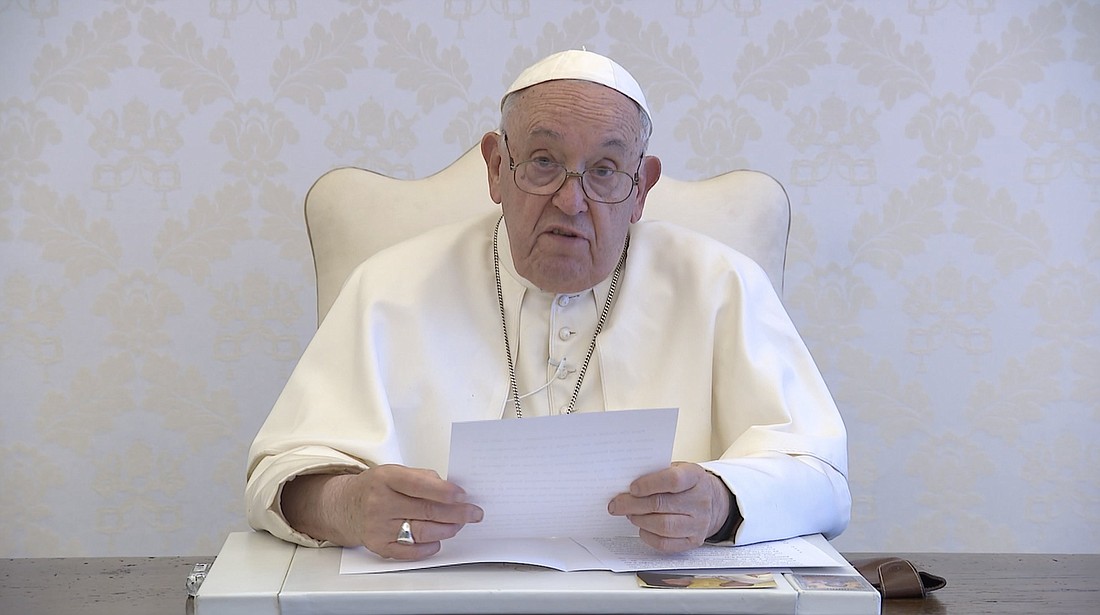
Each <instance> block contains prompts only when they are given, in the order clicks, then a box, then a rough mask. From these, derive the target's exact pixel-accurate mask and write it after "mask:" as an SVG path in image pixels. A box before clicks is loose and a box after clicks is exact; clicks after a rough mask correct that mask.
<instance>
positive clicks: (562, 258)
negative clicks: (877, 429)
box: [246, 51, 851, 560]
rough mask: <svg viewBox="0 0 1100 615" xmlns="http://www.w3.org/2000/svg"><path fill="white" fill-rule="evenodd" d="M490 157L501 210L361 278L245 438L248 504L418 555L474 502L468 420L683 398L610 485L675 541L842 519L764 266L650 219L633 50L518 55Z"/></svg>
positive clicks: (819, 403)
mask: <svg viewBox="0 0 1100 615" xmlns="http://www.w3.org/2000/svg"><path fill="white" fill-rule="evenodd" d="M501 111H502V120H501V129H500V131H499V132H490V133H488V134H486V135H485V136H484V137H483V138H482V141H481V152H482V154H483V156H484V158H485V163H486V166H487V169H488V184H489V185H488V190H489V194H490V195H491V196H492V198H493V200H494V202H496V203H499V204H500V206H501V212H502V214H501V213H493V214H491V215H489V216H487V217H484V218H478V219H474V220H470V221H468V222H463V223H459V224H457V225H452V226H445V227H441V228H438V229H436V230H434V231H431V232H429V233H427V234H425V235H422V236H420V237H417V238H414V239H412V240H409V241H406V242H404V243H401V244H398V245H396V246H394V247H392V248H390V249H387V250H384V251H382V252H380V253H378V254H377V255H375V256H373V257H371V258H370V259H368V260H367V261H365V262H363V263H362V264H361V265H360V266H359V267H358V268H357V269H356V270H355V272H354V273H353V274H352V275H351V276H350V277H349V279H348V281H347V283H346V284H345V286H344V289H343V290H342V292H341V293H340V295H339V297H338V298H337V300H336V302H335V304H334V305H333V306H332V309H331V311H330V312H329V313H328V315H327V316H326V318H325V320H324V322H323V324H322V325H321V326H320V327H319V328H318V330H317V333H316V335H315V337H314V339H313V341H312V342H311V343H310V345H309V346H308V348H307V349H306V351H305V353H304V354H303V356H302V358H301V361H300V362H299V364H298V365H297V367H296V368H295V370H294V372H293V374H292V375H291V377H290V379H289V381H288V383H287V385H286V388H285V389H284V390H283V392H282V394H281V395H280V397H279V399H278V401H277V402H276V404H275V407H274V408H273V409H272V411H271V414H270V416H269V417H268V419H267V421H266V422H265V424H264V425H263V427H262V429H261V430H260V432H259V434H258V435H257V437H256V440H255V442H254V443H253V445H252V448H251V450H250V452H249V462H248V483H247V487H246V496H247V507H248V519H249V522H250V523H251V524H252V526H253V527H255V528H257V529H262V530H267V531H269V532H271V533H272V534H274V535H275V536H279V537H281V538H283V539H285V540H289V541H293V542H295V543H298V544H301V545H312V546H323V545H333V544H335V545H345V546H359V545H362V546H365V547H366V548H368V549H369V550H371V551H373V552H375V553H377V554H379V555H381V556H383V557H389V558H396V559H403V560H414V559H421V558H425V557H429V556H431V555H433V554H434V553H436V552H438V551H439V549H440V546H441V541H444V540H447V539H449V538H451V537H454V536H456V535H461V533H462V528H463V527H464V526H465V525H466V524H467V523H477V522H478V521H480V520H481V518H482V515H483V511H482V510H481V509H480V508H478V506H477V504H478V503H477V502H472V501H468V500H467V498H466V497H465V493H464V492H463V490H462V485H457V484H454V483H451V482H448V481H446V480H444V479H442V478H441V477H440V473H441V472H443V473H445V468H446V465H447V459H446V454H447V453H446V451H447V450H448V442H449V435H450V428H451V423H452V422H455V421H471V420H485V419H517V420H522V419H523V418H525V417H532V416H544V415H553V414H567V413H571V412H606V411H614V410H622V409H632V408H653V407H676V408H679V418H678V424H677V431H676V438H675V444H674V448H673V455H674V459H677V460H679V461H677V462H675V463H673V464H672V465H671V466H670V467H668V468H666V469H664V470H661V471H658V472H655V473H653V474H649V475H646V476H641V477H639V478H638V479H637V480H635V481H634V482H633V483H631V484H629V485H623V487H622V493H621V494H619V495H617V496H615V497H614V498H613V499H612V500H611V501H610V502H608V504H607V512H608V514H611V515H620V516H625V517H626V518H628V519H629V520H630V521H631V522H632V523H633V524H634V525H635V526H637V528H638V533H639V535H640V537H641V539H642V540H644V541H645V542H646V543H648V544H649V545H652V546H653V547H654V548H656V549H658V550H661V551H664V552H677V551H684V550H687V549H691V548H693V547H697V546H699V545H702V544H703V543H704V542H718V543H726V544H742V543H751V542H758V541H763V540H772V539H781V538H788V537H791V536H797V535H803V534H810V533H818V532H820V533H824V534H825V535H826V536H830V537H831V536H835V535H837V534H839V533H840V532H841V531H843V530H844V528H845V527H846V526H847V523H848V519H849V513H850V504H851V502H850V494H849V492H848V484H847V479H846V473H847V448H846V446H847V445H846V435H845V429H844V425H843V423H842V421H841V418H840V415H839V413H838V411H837V409H836V406H835V404H834V402H833V400H832V397H831V396H830V394H829V392H828V390H827V389H826V386H825V383H824V382H823V380H822V378H821V376H820V374H819V372H818V370H817V368H816V366H815V365H814V363H813V360H812V358H811V357H810V355H809V353H808V351H807V350H806V347H805V345H804V344H803V342H802V340H801V339H800V337H799V336H798V333H797V332H796V331H795V328H794V326H793V325H792V324H791V321H790V319H789V317H788V316H787V314H786V312H785V311H784V309H783V306H782V304H781V302H780V300H779V298H778V297H777V296H776V294H775V292H774V290H773V288H772V285H771V283H770V282H769V281H768V279H767V276H766V274H765V273H764V272H763V271H762V270H761V269H760V268H759V267H758V266H757V265H756V264H755V263H753V262H752V261H751V260H749V259H748V258H747V257H745V256H743V255H742V254H740V253H738V252H736V251H734V250H733V249H731V248H729V247H728V246H725V245H724V244H721V243H719V242H716V241H714V240H712V239H709V238H707V237H704V236H702V235H699V234H696V233H694V232H690V231H688V230H685V229H683V228H679V227H676V226H674V225H671V224H667V223H663V222H656V221H654V222H640V220H641V218H642V210H643V207H644V205H645V200H646V194H647V193H648V192H649V190H650V188H652V187H653V185H654V184H655V183H656V182H657V180H658V178H659V177H660V174H661V163H660V161H659V160H658V159H657V158H656V157H655V156H650V155H647V154H646V146H647V142H648V138H649V134H650V130H651V128H650V126H651V124H650V113H649V109H648V106H647V104H646V101H645V97H644V95H643V93H642V90H641V88H640V87H639V85H638V83H637V82H636V81H635V80H634V78H633V77H631V76H630V74H629V73H627V72H626V70H624V69H623V68H622V67H621V66H619V65H618V64H616V63H615V62H613V61H611V60H610V59H608V58H605V57H603V56H600V55H597V54H595V53H591V52H587V51H566V52H562V53H558V54H555V55H552V56H550V57H548V58H546V59H544V60H542V61H540V62H538V63H536V64H535V65H533V66H531V67H530V68H528V69H527V70H526V71H524V72H523V73H522V74H521V75H520V76H519V77H518V79H517V80H516V82H515V83H514V84H513V85H512V86H511V87H510V88H509V89H508V91H507V93H506V94H505V96H504V98H503V100H502V102H501Z"/></svg>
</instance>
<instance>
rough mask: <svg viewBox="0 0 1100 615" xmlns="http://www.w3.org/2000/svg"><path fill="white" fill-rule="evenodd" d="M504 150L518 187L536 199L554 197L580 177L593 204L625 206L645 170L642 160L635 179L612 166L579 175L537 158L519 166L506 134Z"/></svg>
mask: <svg viewBox="0 0 1100 615" xmlns="http://www.w3.org/2000/svg"><path fill="white" fill-rule="evenodd" d="M504 149H505V151H507V152H508V168H509V169H510V170H511V171H512V179H513V180H514V181H515V182H516V187H518V188H519V189H520V190H522V191H524V192H526V193H527V194H533V195H535V196H550V195H551V194H554V193H555V192H557V191H558V190H561V187H562V186H564V185H565V180H567V179H569V178H570V177H576V178H577V179H579V180H580V181H581V190H584V195H585V196H587V197H588V198H590V199H592V200H593V201H596V202H598V203H608V204H611V205H614V204H615V203H622V202H623V201H625V200H627V199H628V198H630V195H631V194H633V193H634V186H637V185H638V172H639V171H640V170H641V168H642V159H641V157H639V159H638V170H636V171H635V172H634V175H633V176H631V175H630V173H627V172H625V171H616V170H615V169H612V168H609V167H590V168H587V169H585V170H583V171H581V172H579V173H578V172H576V171H570V170H569V169H567V168H565V165H563V164H561V163H560V162H554V161H553V160H550V159H549V158H535V159H533V160H526V161H524V162H521V163H519V164H516V161H515V160H514V159H513V158H512V150H511V149H510V148H509V147H508V135H507V134H505V135H504Z"/></svg>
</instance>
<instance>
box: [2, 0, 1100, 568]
mask: <svg viewBox="0 0 1100 615" xmlns="http://www.w3.org/2000/svg"><path fill="white" fill-rule="evenodd" d="M581 46H585V47H587V48H588V49H591V50H594V51H599V52H602V53H606V54H608V55H611V56H613V57H615V58H616V59H617V60H618V61H619V62H620V63H622V64H623V65H624V66H626V67H627V68H629V69H630V70H631V71H632V72H634V74H635V75H636V76H637V77H638V78H639V80H640V81H641V82H642V84H643V85H644V86H645V88H646V91H647V95H648V97H649V102H650V104H651V107H652V109H653V111H654V115H655V117H654V120H655V121H654V123H655V133H654V137H653V139H652V142H651V148H650V149H651V152H652V153H654V154H657V155H659V156H661V158H662V159H663V161H664V163H665V173H666V174H667V175H670V176H674V177H677V178H679V179H698V178H703V177H707V176H711V175H714V174H717V173H721V172H724V171H727V170H731V169H736V168H744V167H748V168H754V169H758V170H762V171H765V172H767V173H770V174H772V175H774V176H775V177H776V178H778V179H779V180H780V181H781V182H783V183H784V185H785V186H786V187H787V189H788V191H789V193H790V195H791V201H792V206H793V225H792V234H791V245H790V250H789V256H788V264H787V278H786V290H785V296H784V300H785V301H786V303H787V305H788V306H789V308H790V310H791V314H792V316H793V318H794V319H795V322H796V324H797V325H798V326H799V328H800V330H801V331H802V333H803V334H804V336H805V338H806V341H807V343H808V345H809V346H810V349H811V351H812V352H813V353H814V355H815V357H816V359H817V360H818V362H819V365H820V367H821V369H822V371H823V373H824V375H825V378H826V380H827V382H828V383H829V385H830V388H831V389H832V390H833V393H834V395H835V396H836V398H837V401H838V404H839V405H840V408H841V411H842V413H843V414H844V417H845V420H846V422H847V424H848V428H849V433H850V451H851V485H852V491H853V495H854V508H853V518H852V524H851V526H850V528H849V530H848V531H847V532H846V533H845V534H844V535H843V536H841V537H840V538H839V539H838V540H837V546H838V547H840V548H842V549H848V550H862V551H1043V552H1080V551H1088V552H1097V551H1100V471H1098V466H1100V447H1098V446H1097V445H1096V442H1097V440H1098V436H1100V3H1098V2H1096V1H1095V0H1035V1H1028V0H908V1H907V2H877V1H873V0H816V1H813V0H790V1H784V2H766V1H764V0H677V1H675V2H671V1H661V0H636V1H628V0H587V1H586V0H562V1H555V2H549V1H540V0H432V1H428V0H424V1H415V0H361V1H352V0H344V1H337V0H317V1H311V2H304V1H301V0H211V1H210V2H179V1H171V0H87V1H83V0H82V1H79V2H78V1H77V0H0V66H2V70H3V78H2V79H0V399H2V400H3V401H2V402H0V493H2V494H3V495H2V496H0V516H2V517H3V518H4V519H5V520H6V523H4V524H3V527H2V528H0V556H3V557H23V556H38V557H47V556H77V555H81V556H90V555H156V554H203V553H206V554H210V553H215V552H216V551H217V549H218V548H219V546H220V545H221V542H222V541H223V540H224V537H225V535H226V533H228V532H230V531H235V530H242V529H245V525H244V520H243V519H244V515H243V504H242V495H241V492H242V489H243V480H244V463H245V453H246V450H247V447H248V445H249V443H250V441H251V439H252V436H253V435H254V434H255V432H256V430H257V429H258V427H259V425H260V423H261V422H262V421H263V419H264V417H265V416H266V413H267V411H268V409H269V408H270V406H271V404H272V403H273V401H274V399H275V397H276V396H277V395H278V393H279V391H280V390H281V388H282V385H283V382H284V381H285V379H286V377H287V375H288V374H289V372H290V370H291V369H292V368H293V366H294V363H295V361H296V360H297V358H298V356H299V355H300V353H301V352H302V350H303V348H304V346H305V344H306V343H307V342H308V340H309V338H310V335H311V332H312V330H313V327H314V323H315V313H314V309H315V308H314V287H313V271H312V262H311V258H310V251H309V244H308V239H307V236H306V232H305V228H304V222H303V216H302V200H303V198H304V195H305V193H306V191H307V190H308V188H309V186H310V184H311V183H312V181H313V180H314V179H316V178H317V177H318V176H320V175H321V174H322V173H323V172H325V171H326V170H328V169H330V168H332V167H336V166H346V165H355V166H361V167H368V168H372V169H375V170H379V171H381V172H383V173H386V174H389V175H393V176H397V177H403V178H412V177H423V176H426V175H429V174H431V173H433V172H435V171H437V170H439V169H440V168H442V167H444V166H446V165H447V164H448V163H449V162H450V161H452V160H454V159H455V158H457V157H458V156H459V155H461V154H462V153H463V152H464V151H465V150H466V149H467V148H469V147H471V146H473V145H474V144H475V143H476V142H477V139H478V138H479V136H480V135H481V134H482V133H483V132H484V131H486V130H489V129H491V128H493V127H495V125H496V122H497V119H498V118H497V115H498V110H497V104H498V96H499V94H500V92H501V91H502V90H503V88H504V87H505V85H506V84H507V83H509V82H510V81H511V79H512V78H513V77H514V76H515V75H516V74H517V73H518V72H519V70H521V69H522V68H523V67H524V66H526V65H527V64H529V63H531V62H532V61H534V60H535V59H537V58H539V57H541V56H544V55H546V54H549V53H551V52H554V51H558V50H561V49H566V48H579V47H581Z"/></svg>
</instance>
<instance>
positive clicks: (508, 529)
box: [340, 408, 837, 574]
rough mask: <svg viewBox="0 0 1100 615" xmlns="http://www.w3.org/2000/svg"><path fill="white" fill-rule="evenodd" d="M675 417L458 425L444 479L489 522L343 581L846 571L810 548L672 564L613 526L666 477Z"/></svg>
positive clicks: (349, 558) (345, 566) (375, 561)
mask: <svg viewBox="0 0 1100 615" xmlns="http://www.w3.org/2000/svg"><path fill="white" fill-rule="evenodd" d="M676 414H677V411H676V410H675V409H671V408H666V409H658V410H624V411H617V412H595V413H590V414H588V413H586V414H574V415H565V416H552V417H539V418H529V419H523V420H518V421H476V422H469V423H456V424H454V425H453V427H452V430H451V458H450V466H449V469H448V476H447V478H448V480H451V481H453V482H455V483H456V484H458V485H461V486H462V488H463V489H465V490H466V493H467V495H468V497H469V501H470V502H473V503H475V504H477V505H478V506H480V507H481V508H482V509H483V510H484V511H485V519H484V520H483V521H482V522H481V523H474V524H469V525H467V526H466V527H464V528H463V529H462V531H460V532H459V534H458V536H457V537H455V538H452V539H450V540H445V541H443V543H442V548H441V550H440V552H439V553H438V554H436V555H434V556H432V557H430V558H428V559H425V560H421V561H417V562H398V561H394V560H387V559H383V558H381V557H378V556H377V555H375V554H374V553H371V552H370V551H367V550H366V549H364V548H358V549H345V550H344V552H343V557H342V558H341V564H340V572H341V574H356V573H370V572H391V571H400V570H419V569H424V568H438V567H441V566H451V565H455V564H469V563H502V564H532V565H536V566H543V567H547V568H554V569H557V570H562V571H579V570H611V571H613V572H633V571H638V570H685V569H691V570H708V569H718V568H738V569H760V568H799V567H815V566H835V565H837V562H836V560H834V559H833V558H832V557H831V556H829V555H828V554H826V553H825V552H823V551H822V550H821V549H819V548H818V547H817V546H815V545H814V544H813V543H811V542H809V541H807V540H805V539H802V538H794V539H791V540H785V541H780V542H770V543H762V544H756V545H747V546H741V547H730V546H713V545H705V546H702V547H699V548H698V549H693V550H691V551H688V552H686V553H678V554H673V555H665V554H661V553H659V552H657V551H656V550H654V549H652V548H650V547H649V546H648V545H646V544H645V543H643V542H642V541H641V540H640V539H639V538H638V537H637V529H636V528H635V527H634V526H633V525H631V524H630V522H629V521H627V520H626V519H625V518H622V517H613V516H611V515H609V514H608V512H607V503H608V502H609V501H610V500H611V498H612V497H614V496H615V495H616V494H619V493H622V492H623V491H626V490H627V489H628V488H629V485H630V483H631V482H632V481H633V480H634V479H636V478H638V477H639V476H642V475H644V474H648V473H650V472H655V471H658V470H661V469H663V468H666V467H668V465H669V463H670V462H671V456H672V444H673V440H674V439H675V435H676Z"/></svg>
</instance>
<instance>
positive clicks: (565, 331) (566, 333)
mask: <svg viewBox="0 0 1100 615" xmlns="http://www.w3.org/2000/svg"><path fill="white" fill-rule="evenodd" d="M574 333H576V331H573V330H572V329H570V328H569V327H562V328H561V330H559V331H558V339H560V340H561V341H563V342H564V341H566V340H568V339H569V338H571V337H573V334H574Z"/></svg>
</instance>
